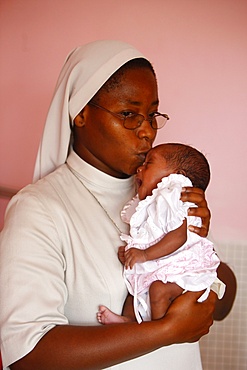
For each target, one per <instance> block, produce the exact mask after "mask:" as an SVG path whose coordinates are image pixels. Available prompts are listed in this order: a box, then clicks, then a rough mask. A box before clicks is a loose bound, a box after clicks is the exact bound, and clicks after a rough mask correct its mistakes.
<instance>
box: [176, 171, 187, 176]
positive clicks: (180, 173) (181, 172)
mask: <svg viewBox="0 0 247 370" xmlns="http://www.w3.org/2000/svg"><path fill="white" fill-rule="evenodd" d="M177 174H178V175H184V176H186V173H185V171H184V170H179V171H177Z"/></svg>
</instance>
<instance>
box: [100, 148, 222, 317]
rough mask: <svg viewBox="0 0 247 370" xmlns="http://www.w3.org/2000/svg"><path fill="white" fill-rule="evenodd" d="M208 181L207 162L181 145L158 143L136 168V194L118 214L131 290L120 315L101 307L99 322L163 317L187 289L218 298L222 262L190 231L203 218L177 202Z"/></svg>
mask: <svg viewBox="0 0 247 370" xmlns="http://www.w3.org/2000/svg"><path fill="white" fill-rule="evenodd" d="M209 180H210V168H209V164H208V162H207V160H206V158H205V157H204V155H203V154H202V153H200V152H199V151H198V150H196V149H194V148H192V147H190V146H187V145H184V144H176V143H172V144H161V145H158V146H156V147H154V148H153V149H151V150H150V151H149V152H148V154H147V156H146V160H145V162H144V163H143V165H142V166H141V167H139V168H138V169H137V175H136V184H137V189H138V194H137V195H136V196H135V197H134V198H133V199H132V200H131V201H129V202H128V203H127V204H126V205H125V207H124V208H123V210H122V213H121V217H122V219H123V221H125V222H127V223H129V225H130V235H121V239H122V240H123V241H125V242H126V243H127V245H126V247H125V249H123V248H121V247H120V250H119V259H120V261H121V262H122V263H123V264H124V267H125V268H124V279H125V282H126V285H127V288H128V291H129V293H130V294H129V295H128V297H127V299H126V301H125V304H124V308H123V315H122V316H121V315H117V314H115V313H113V312H112V311H110V310H109V309H108V308H107V307H105V306H102V305H101V306H100V307H99V312H98V313H97V318H98V321H99V322H100V323H102V324H110V323H116V322H126V321H133V320H135V319H136V320H137V321H138V322H139V323H140V322H141V321H143V320H144V321H147V320H151V319H152V320H156V319H160V318H162V317H163V316H164V315H165V314H166V311H167V309H168V307H169V305H170V304H171V302H172V301H173V300H174V299H175V298H176V297H178V296H179V295H180V294H182V293H183V292H185V291H201V290H205V292H204V293H203V294H202V296H201V297H200V298H199V301H203V300H205V299H206V298H207V296H208V294H209V291H210V289H211V290H214V291H215V292H216V293H217V295H218V297H219V298H222V297H223V295H224V291H225V284H224V283H223V282H222V281H220V280H219V279H218V278H217V272H216V270H217V267H218V266H219V264H220V260H219V258H218V257H217V255H216V253H215V251H214V247H213V244H212V243H211V242H210V241H209V240H208V239H206V238H202V237H200V236H199V235H197V234H195V233H193V232H191V231H189V230H188V228H187V225H194V226H200V225H201V220H200V219H199V218H197V217H190V216H188V214H187V213H188V209H189V208H190V207H193V206H194V207H195V205H194V204H192V203H189V202H186V203H183V202H182V201H181V200H180V194H181V191H182V188H183V187H184V186H194V187H197V188H200V189H202V190H203V191H205V190H206V188H207V186H208V183H209Z"/></svg>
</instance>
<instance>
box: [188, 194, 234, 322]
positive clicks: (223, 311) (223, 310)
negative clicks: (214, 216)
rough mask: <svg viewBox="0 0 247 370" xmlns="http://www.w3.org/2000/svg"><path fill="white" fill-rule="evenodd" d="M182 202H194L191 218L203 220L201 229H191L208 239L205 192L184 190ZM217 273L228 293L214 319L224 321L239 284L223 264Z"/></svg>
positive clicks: (217, 305) (218, 302)
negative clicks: (195, 206)
mask: <svg viewBox="0 0 247 370" xmlns="http://www.w3.org/2000/svg"><path fill="white" fill-rule="evenodd" d="M181 200H182V201H183V202H186V201H189V202H193V203H195V204H196V205H197V207H198V208H190V210H189V213H188V214H189V216H197V217H200V218H201V220H202V226H201V228H198V227H195V226H192V225H190V226H189V229H190V231H193V232H195V233H197V234H199V235H200V236H202V237H206V236H207V234H208V231H209V224H210V217H211V215H210V210H209V209H208V206H207V201H206V199H205V193H204V191H203V190H201V189H198V188H193V187H186V188H183V192H182V194H181ZM217 273H218V277H219V279H220V280H222V281H223V282H224V283H225V284H226V292H225V294H224V297H223V298H222V299H220V300H219V299H218V300H217V302H216V308H215V312H214V319H215V320H223V319H224V318H225V317H226V316H227V315H228V314H229V312H230V311H231V309H232V306H233V303H234V300H235V297H236V290H237V282H236V277H235V275H234V273H233V271H232V270H231V269H230V267H229V266H228V265H226V264H225V263H223V262H221V263H220V265H219V267H218V271H217Z"/></svg>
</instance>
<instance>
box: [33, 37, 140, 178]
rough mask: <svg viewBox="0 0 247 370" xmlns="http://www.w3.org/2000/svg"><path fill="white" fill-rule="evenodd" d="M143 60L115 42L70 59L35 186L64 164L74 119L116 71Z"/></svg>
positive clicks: (55, 101) (40, 156)
mask: <svg viewBox="0 0 247 370" xmlns="http://www.w3.org/2000/svg"><path fill="white" fill-rule="evenodd" d="M140 57H144V56H143V54H142V53H140V52H139V51H138V50H136V49H135V48H134V47H133V46H131V45H129V44H126V43H124V42H121V41H114V40H100V41H95V42H92V43H89V44H86V45H84V46H81V47H78V48H76V49H74V50H73V51H72V52H71V53H70V54H69V55H68V57H67V59H66V61H65V63H64V66H63V68H62V71H61V73H60V76H59V78H58V82H57V86H56V89H55V93H54V96H53V99H52V102H51V105H50V109H49V111H48V115H47V119H46V123H45V127H44V131H43V136H42V138H41V141H40V146H39V150H38V154H37V158H36V164H35V169H34V176H33V181H34V182H35V181H37V180H39V179H41V178H42V177H44V176H45V175H47V174H48V173H50V172H52V171H54V170H55V169H56V168H57V167H58V166H59V165H61V164H63V163H65V161H66V158H67V155H68V150H69V144H70V137H71V125H72V124H73V120H74V118H75V117H76V116H77V115H78V113H79V112H80V111H81V110H82V108H83V107H84V106H85V105H86V104H87V103H88V102H89V100H91V98H92V97H93V96H94V95H95V94H96V92H97V91H98V90H99V89H100V87H101V86H102V85H103V84H104V83H105V82H106V81H107V80H108V78H109V77H110V76H111V75H112V74H113V73H114V72H116V70H118V69H119V68H120V67H121V66H122V65H123V64H125V63H126V62H128V61H129V60H131V59H135V58H140Z"/></svg>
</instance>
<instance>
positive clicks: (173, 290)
mask: <svg viewBox="0 0 247 370" xmlns="http://www.w3.org/2000/svg"><path fill="white" fill-rule="evenodd" d="M182 292H183V289H182V288H181V287H180V286H178V285H177V284H175V283H166V284H164V283H163V282H162V281H159V280H158V281H154V282H153V283H152V284H151V286H150V288H149V298H150V306H151V316H152V320H158V319H161V318H162V317H163V316H164V315H165V314H166V311H167V310H168V307H169V306H170V304H171V302H172V301H173V300H174V299H175V298H177V297H178V296H179V295H180V294H182Z"/></svg>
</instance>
